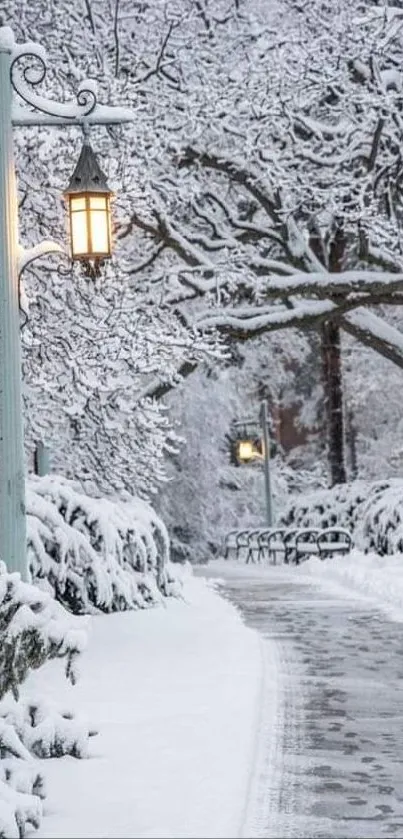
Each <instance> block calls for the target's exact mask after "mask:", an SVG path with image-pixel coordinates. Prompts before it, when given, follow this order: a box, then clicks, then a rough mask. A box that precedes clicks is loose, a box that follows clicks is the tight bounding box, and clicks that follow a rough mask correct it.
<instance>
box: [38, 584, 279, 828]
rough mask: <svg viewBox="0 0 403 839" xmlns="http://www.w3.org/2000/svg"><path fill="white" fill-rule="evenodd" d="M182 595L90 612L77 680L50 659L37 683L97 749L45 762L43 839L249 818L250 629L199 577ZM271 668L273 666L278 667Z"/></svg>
mask: <svg viewBox="0 0 403 839" xmlns="http://www.w3.org/2000/svg"><path fill="white" fill-rule="evenodd" d="M185 594H186V598H187V601H186V602H183V601H180V600H179V601H178V600H172V599H171V600H170V601H168V602H167V604H166V607H165V608H163V607H159V608H158V609H150V610H147V611H143V612H125V613H122V614H112V615H105V616H102V617H97V618H94V619H92V623H93V629H92V633H91V638H90V644H89V649H88V652H87V653H86V660H85V661H84V662H83V673H82V678H81V679H80V681H79V683H78V685H77V686H76V687H74V688H71V687H69V686H68V685H67V683H66V681H65V679H64V678H63V677H62V676H61V674H60V671H61V667H60V666H57V665H55V663H54V662H52V663H50V664H49V665H47V666H46V667H44V668H43V669H42V671H39V672H38V673H37V674H36V675H35V676H34V677H33V678H31V679H30V683H29V685H28V688H29V690H30V692H32V691H35V690H36V691H38V690H39V691H40V692H41V693H43V694H44V693H46V697H47V699H51V700H52V699H54V701H55V702H56V703H57V704H59V705H60V699H61V698H62V699H63V697H65V702H66V703H67V705H70V706H72V707H75V708H79V709H80V710H81V711H82V712H83V713H84V714H85V715H86V716H87V717H88V718H89V719H90V720H91V721H94V723H95V725H96V727H97V728H98V729H99V732H100V733H99V736H98V737H97V738H95V740H94V741H92V744H91V757H90V758H89V759H84V760H76V759H74V758H69V757H66V758H62V759H57V760H48V761H43V769H44V772H45V774H46V776H47V780H48V797H47V800H46V817H45V819H44V822H43V825H42V828H41V829H40V831H39V832H38V833H37V834H35V835H36V836H37V837H41V839H45V837H48V839H60V838H61V837H65V839H74V837H77V839H78V837H81V839H89V838H90V837H97V839H101V837H114V839H124V837H132V838H133V837H175V839H177V838H178V837H230V836H231V837H235V836H237V835H239V832H240V826H241V825H242V822H243V819H244V809H245V800H246V799H247V791H248V784H249V774H250V765H251V762H252V756H253V753H254V747H255V732H256V721H257V716H258V712H259V697H260V690H261V649H260V644H259V639H258V636H257V635H256V633H255V632H252V631H250V630H249V629H247V628H245V626H244V624H243V622H242V620H241V618H240V617H239V615H238V614H237V613H236V611H235V610H234V609H233V607H232V606H230V605H229V604H228V603H226V602H225V601H224V600H223V599H222V598H221V597H219V596H218V595H217V594H216V593H215V592H214V591H211V590H209V588H208V587H207V586H206V585H205V584H204V582H202V581H201V580H194V579H191V578H190V579H189V580H188V582H187V583H186V588H185ZM272 676H273V674H272Z"/></svg>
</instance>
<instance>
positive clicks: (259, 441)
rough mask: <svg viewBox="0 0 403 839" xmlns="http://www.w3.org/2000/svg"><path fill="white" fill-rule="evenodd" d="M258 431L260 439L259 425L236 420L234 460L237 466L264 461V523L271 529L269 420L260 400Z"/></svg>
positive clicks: (252, 421) (265, 404)
mask: <svg viewBox="0 0 403 839" xmlns="http://www.w3.org/2000/svg"><path fill="white" fill-rule="evenodd" d="M259 420H260V429H261V432H262V437H261V438H260V437H259V433H258V429H259V423H257V422H255V421H254V420H238V421H237V422H235V423H234V428H235V429H236V439H235V459H236V462H237V463H239V464H247V463H253V462H254V461H256V460H262V459H263V461H264V487H265V499H266V522H267V526H268V527H273V524H274V516H273V496H272V490H271V478H270V449H271V442H270V433H269V418H268V413H267V402H266V400H265V399H263V400H262V402H261V405H260V415H259Z"/></svg>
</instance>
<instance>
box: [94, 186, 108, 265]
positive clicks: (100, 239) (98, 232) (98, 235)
mask: <svg viewBox="0 0 403 839" xmlns="http://www.w3.org/2000/svg"><path fill="white" fill-rule="evenodd" d="M98 200H99V199H98ZM90 216H91V245H92V252H93V253H102V254H108V253H109V220H108V213H107V210H106V207H105V209H104V210H90Z"/></svg>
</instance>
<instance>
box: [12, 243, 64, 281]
mask: <svg viewBox="0 0 403 839" xmlns="http://www.w3.org/2000/svg"><path fill="white" fill-rule="evenodd" d="M55 253H57V254H62V255H63V256H66V255H67V254H66V250H65V249H64V248H62V246H61V245H58V244H57V242H52V241H50V240H48V239H44V241H43V242H39V244H38V245H35V246H34V247H33V248H23V247H22V245H19V246H18V275H19V276H21V274H22V272H23V271H24V270H25V268H26V267H27V265H30V264H31V262H34V260H35V259H40V258H41V257H42V256H47V255H48V254H55Z"/></svg>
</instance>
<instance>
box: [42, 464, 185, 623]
mask: <svg viewBox="0 0 403 839" xmlns="http://www.w3.org/2000/svg"><path fill="white" fill-rule="evenodd" d="M27 518H28V556H29V567H30V573H31V579H32V581H33V582H35V583H36V584H37V585H39V586H40V587H41V588H44V589H45V590H47V591H49V592H51V593H52V594H54V596H55V597H56V598H57V600H59V601H60V602H61V603H63V605H65V606H66V607H67V608H68V609H70V610H71V611H73V612H75V613H91V612H96V611H104V612H113V611H121V610H124V609H133V608H144V607H146V606H149V605H153V604H155V603H157V602H159V601H161V599H162V597H163V596H168V595H171V594H175V593H177V591H178V582H177V580H176V577H175V572H174V569H173V566H172V565H171V563H170V562H169V539H168V534H167V531H166V528H165V526H164V524H163V522H162V521H161V519H160V518H159V517H158V516H157V515H156V513H155V512H154V510H153V509H152V507H150V505H149V504H147V503H146V502H145V501H141V500H140V499H137V498H133V497H128V500H127V501H121V502H114V501H111V500H110V499H106V498H91V497H89V496H88V495H85V494H84V493H83V491H82V489H81V487H80V486H78V485H76V484H75V483H73V482H71V481H67V480H65V479H63V478H61V477H60V476H55V475H47V476H45V477H43V478H32V479H30V482H29V486H28V492H27Z"/></svg>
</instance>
